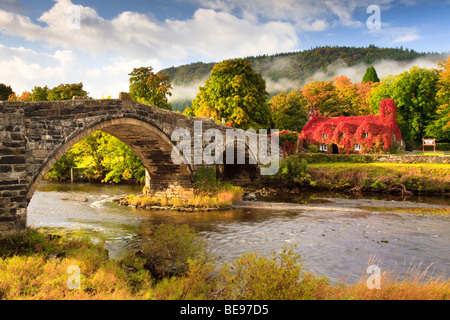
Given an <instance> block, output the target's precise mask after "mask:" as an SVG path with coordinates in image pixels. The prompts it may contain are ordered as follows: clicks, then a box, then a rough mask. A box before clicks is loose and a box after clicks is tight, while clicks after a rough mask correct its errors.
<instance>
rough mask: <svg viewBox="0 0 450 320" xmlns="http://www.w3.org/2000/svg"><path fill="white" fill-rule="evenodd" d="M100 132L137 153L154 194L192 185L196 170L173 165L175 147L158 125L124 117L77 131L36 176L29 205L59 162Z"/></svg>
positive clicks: (30, 186) (186, 166) (30, 192)
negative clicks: (95, 133) (114, 138)
mask: <svg viewBox="0 0 450 320" xmlns="http://www.w3.org/2000/svg"><path fill="white" fill-rule="evenodd" d="M97 131H103V132H106V133H108V134H110V135H112V136H114V137H116V138H117V139H119V140H120V141H122V142H124V143H125V144H126V145H127V146H128V147H130V149H131V150H133V152H135V153H136V155H137V156H138V157H139V158H140V159H141V161H142V163H143V165H144V167H145V169H146V170H147V172H148V173H149V177H150V181H149V184H150V185H149V186H150V189H151V190H154V191H157V190H164V189H167V188H169V187H170V186H172V185H179V186H183V187H190V186H191V185H192V172H193V170H192V167H191V166H190V165H186V164H185V163H188V162H187V161H178V163H180V162H181V164H180V165H176V164H174V163H173V161H172V158H171V156H172V149H173V147H174V144H173V142H172V141H171V139H170V137H168V136H167V134H166V133H164V132H163V131H162V130H161V129H160V128H158V126H157V125H155V124H152V123H149V122H147V121H143V120H140V119H137V118H133V117H121V118H114V119H108V120H104V119H101V120H97V121H95V122H93V123H91V124H89V125H87V126H84V127H83V128H79V129H77V130H75V131H74V132H73V133H72V134H71V135H70V136H69V137H68V138H67V139H65V140H64V141H62V142H61V143H60V144H59V145H58V146H57V147H56V148H55V149H54V150H53V151H52V152H51V153H50V155H49V156H48V157H47V159H46V160H45V161H44V163H43V164H42V165H41V167H40V168H39V171H38V172H37V173H35V174H34V176H33V178H32V182H31V183H30V185H29V187H28V191H27V199H28V201H30V200H31V198H32V196H33V194H34V192H35V191H36V188H37V187H38V186H39V184H40V182H41V181H42V180H43V179H44V178H45V176H46V174H47V172H48V171H49V170H50V169H51V168H52V167H53V165H54V164H55V163H56V162H57V161H58V159H59V158H61V157H62V156H63V155H64V154H65V153H66V152H67V151H69V150H70V149H71V148H72V147H73V146H74V145H75V144H76V143H78V142H79V141H81V140H82V139H84V138H86V137H87V136H89V135H90V134H92V133H94V132H97ZM177 156H179V155H177ZM147 183H148V182H147Z"/></svg>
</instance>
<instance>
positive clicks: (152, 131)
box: [0, 93, 259, 236]
mask: <svg viewBox="0 0 450 320" xmlns="http://www.w3.org/2000/svg"><path fill="white" fill-rule="evenodd" d="M194 121H202V130H203V132H204V131H205V130H207V129H210V128H217V129H219V130H221V131H222V132H223V133H224V134H225V130H227V129H229V127H226V126H221V125H217V124H215V123H214V121H213V119H208V118H195V117H189V116H185V115H182V114H178V113H175V112H171V111H167V110H163V109H160V108H156V107H151V106H148V105H144V104H140V103H137V102H134V101H131V99H130V97H129V94H127V93H121V95H120V97H119V99H107V100H94V99H84V100H83V99H80V98H77V97H75V98H74V99H73V100H71V101H58V102H20V101H0V195H1V197H0V236H6V235H10V234H15V233H17V232H21V231H24V230H25V229H26V225H27V206H28V203H29V201H30V199H31V197H32V196H33V194H34V192H35V190H36V188H37V186H38V185H39V183H40V182H41V181H42V179H43V178H44V177H45V175H46V173H47V172H48V171H49V170H50V169H51V167H52V166H53V165H54V164H55V162H56V161H57V160H58V159H59V158H60V157H61V156H62V155H64V153H66V152H67V151H68V150H69V149H70V148H71V147H72V146H73V145H74V144H75V143H77V142H78V141H80V140H81V139H83V138H85V137H87V136H88V135H89V134H91V133H93V132H96V131H98V130H101V131H104V132H107V133H109V134H111V135H113V136H115V137H117V138H118V139H120V140H121V141H123V142H124V143H126V144H127V145H128V146H129V147H130V148H131V149H132V150H133V151H134V152H135V153H136V154H137V155H138V156H139V157H140V159H141V160H142V162H143V164H144V166H145V168H146V169H147V172H148V180H150V181H148V183H149V185H150V186H149V187H150V190H153V191H154V192H161V190H168V189H170V190H173V189H174V188H176V187H178V186H180V187H187V188H189V187H191V186H192V175H193V173H194V172H195V171H196V170H198V169H199V168H201V165H198V164H196V165H186V164H184V163H181V164H179V165H176V164H174V163H173V161H172V159H171V152H172V149H173V147H174V143H173V142H172V141H171V136H172V132H173V131H174V130H175V129H179V128H185V129H188V130H189V132H190V134H191V137H194ZM203 144H205V142H203ZM192 153H194V151H193V152H192ZM191 163H194V162H193V161H192V162H191ZM256 166H257V167H259V166H258V165H256Z"/></svg>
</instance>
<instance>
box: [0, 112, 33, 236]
mask: <svg viewBox="0 0 450 320" xmlns="http://www.w3.org/2000/svg"><path fill="white" fill-rule="evenodd" d="M25 136H26V128H25V123H24V110H23V108H17V107H16V105H8V106H3V105H1V104H0V235H9V234H12V233H15V231H16V230H24V229H25V227H26V210H27V206H28V202H27V199H26V194H27V183H28V177H27V170H26V169H27V167H26V139H25Z"/></svg>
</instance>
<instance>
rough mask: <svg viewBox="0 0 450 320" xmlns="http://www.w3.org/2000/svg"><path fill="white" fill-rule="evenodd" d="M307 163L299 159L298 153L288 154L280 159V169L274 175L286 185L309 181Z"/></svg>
mask: <svg viewBox="0 0 450 320" xmlns="http://www.w3.org/2000/svg"><path fill="white" fill-rule="evenodd" d="M307 165H308V163H307V162H306V160H304V159H300V158H299V156H298V155H291V156H288V157H286V158H284V159H283V160H282V161H281V163H280V170H279V171H278V174H277V175H276V176H277V177H278V178H279V179H281V180H282V181H283V183H284V184H286V185H294V184H302V183H305V182H309V178H310V176H309V174H308V173H307Z"/></svg>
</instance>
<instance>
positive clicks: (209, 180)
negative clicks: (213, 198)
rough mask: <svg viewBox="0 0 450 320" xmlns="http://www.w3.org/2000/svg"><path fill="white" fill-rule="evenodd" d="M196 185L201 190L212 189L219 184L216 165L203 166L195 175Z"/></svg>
mask: <svg viewBox="0 0 450 320" xmlns="http://www.w3.org/2000/svg"><path fill="white" fill-rule="evenodd" d="M193 179H194V187H195V188H196V189H199V190H211V189H214V188H215V187H216V186H217V180H216V167H212V168H205V166H204V165H202V168H201V169H200V170H198V171H196V172H195V173H194V175H193Z"/></svg>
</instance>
